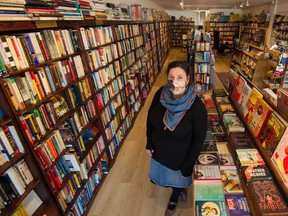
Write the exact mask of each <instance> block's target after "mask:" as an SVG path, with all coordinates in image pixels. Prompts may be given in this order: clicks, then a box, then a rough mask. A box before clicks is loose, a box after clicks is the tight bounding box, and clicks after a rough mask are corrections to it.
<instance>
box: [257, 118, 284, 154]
mask: <svg viewBox="0 0 288 216" xmlns="http://www.w3.org/2000/svg"><path fill="white" fill-rule="evenodd" d="M286 128H287V122H285V120H284V119H283V118H282V117H281V116H280V115H278V114H277V113H276V112H272V113H271V115H270V117H269V118H268V121H267V124H266V125H265V127H264V129H263V131H262V134H261V135H260V138H259V140H260V142H261V146H262V147H263V148H264V150H265V152H266V153H267V155H268V156H269V157H271V156H272V155H273V153H274V151H275V149H276V147H277V145H278V143H279V141H280V139H281V137H282V135H283V133H284V131H285V130H286Z"/></svg>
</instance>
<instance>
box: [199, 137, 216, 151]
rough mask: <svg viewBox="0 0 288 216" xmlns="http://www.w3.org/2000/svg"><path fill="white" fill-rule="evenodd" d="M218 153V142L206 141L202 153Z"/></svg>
mask: <svg viewBox="0 0 288 216" xmlns="http://www.w3.org/2000/svg"><path fill="white" fill-rule="evenodd" d="M211 151H212V152H213V151H214V152H217V146H216V142H215V141H214V140H205V141H204V144H203V146H202V149H201V152H211Z"/></svg>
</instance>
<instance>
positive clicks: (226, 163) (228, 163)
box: [218, 153, 237, 170]
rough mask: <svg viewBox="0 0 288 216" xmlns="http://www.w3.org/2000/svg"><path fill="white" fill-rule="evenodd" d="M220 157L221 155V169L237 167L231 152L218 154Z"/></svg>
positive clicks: (234, 168)
mask: <svg viewBox="0 0 288 216" xmlns="http://www.w3.org/2000/svg"><path fill="white" fill-rule="evenodd" d="M218 157H219V166H220V170H224V169H233V170H236V169H237V167H236V165H235V162H234V159H233V156H232V154H229V153H224V154H218Z"/></svg>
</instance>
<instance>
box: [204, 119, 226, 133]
mask: <svg viewBox="0 0 288 216" xmlns="http://www.w3.org/2000/svg"><path fill="white" fill-rule="evenodd" d="M208 125H209V129H210V130H211V131H212V134H224V133H225V129H224V127H223V125H222V124H221V122H220V121H211V120H210V121H208Z"/></svg>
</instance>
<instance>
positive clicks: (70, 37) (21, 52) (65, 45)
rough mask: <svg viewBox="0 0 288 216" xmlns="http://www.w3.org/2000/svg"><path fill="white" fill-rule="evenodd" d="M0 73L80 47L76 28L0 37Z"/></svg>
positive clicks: (70, 52)
mask: <svg viewBox="0 0 288 216" xmlns="http://www.w3.org/2000/svg"><path fill="white" fill-rule="evenodd" d="M0 45H1V46H0V48H1V49H0V53H1V55H0V57H1V58H0V59H1V74H2V75H5V74H8V73H10V72H13V71H16V70H23V69H26V68H29V67H31V66H37V65H39V64H41V63H44V62H45V61H48V60H51V59H55V58H59V57H61V56H65V55H71V54H73V53H75V52H79V51H81V46H82V45H81V43H80V37H79V35H78V32H77V31H76V30H71V29H59V30H52V29H47V30H42V31H40V32H30V33H24V34H19V35H3V36H1V38H0Z"/></svg>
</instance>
